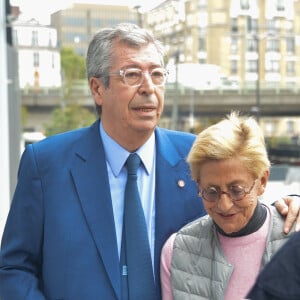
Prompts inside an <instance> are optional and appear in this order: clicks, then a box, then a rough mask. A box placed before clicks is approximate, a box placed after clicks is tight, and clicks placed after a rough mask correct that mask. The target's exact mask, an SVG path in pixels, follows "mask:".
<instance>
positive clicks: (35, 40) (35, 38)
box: [31, 30, 38, 46]
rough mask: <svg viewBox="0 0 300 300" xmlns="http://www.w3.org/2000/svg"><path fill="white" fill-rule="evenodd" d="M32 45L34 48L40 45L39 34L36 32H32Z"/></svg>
mask: <svg viewBox="0 0 300 300" xmlns="http://www.w3.org/2000/svg"><path fill="white" fill-rule="evenodd" d="M31 44H32V46H37V45H38V32H37V31H36V30H33V31H32V36H31Z"/></svg>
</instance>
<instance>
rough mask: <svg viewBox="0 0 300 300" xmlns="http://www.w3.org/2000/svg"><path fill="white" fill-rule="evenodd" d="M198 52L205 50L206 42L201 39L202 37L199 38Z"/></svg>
mask: <svg viewBox="0 0 300 300" xmlns="http://www.w3.org/2000/svg"><path fill="white" fill-rule="evenodd" d="M199 50H200V51H205V50H206V41H205V38H203V37H200V38H199Z"/></svg>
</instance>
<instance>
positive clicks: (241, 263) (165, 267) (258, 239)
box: [160, 210, 270, 300]
mask: <svg viewBox="0 0 300 300" xmlns="http://www.w3.org/2000/svg"><path fill="white" fill-rule="evenodd" d="M269 223H270V212H269V210H268V215H267V219H266V222H265V223H264V225H263V226H262V227H261V228H260V229H259V230H258V231H256V232H254V233H252V234H249V235H246V236H241V237H235V238H230V237H225V236H222V235H221V234H218V238H219V240H220V243H221V247H222V249H223V251H224V254H225V256H226V258H227V261H228V262H229V263H230V264H232V265H233V267H234V269H233V273H232V275H231V277H230V280H229V282H228V286H227V289H226V291H225V295H224V299H225V300H241V299H244V297H245V295H247V292H248V291H249V289H250V288H251V287H252V285H253V284H254V281H255V278H256V276H257V275H258V273H259V270H260V266H261V259H262V256H263V253H264V250H265V247H266V241H267V236H268V231H269ZM175 236H176V234H173V235H172V236H170V238H169V239H168V240H167V241H166V243H165V245H164V247H163V249H162V255H161V265H160V274H161V286H162V298H163V300H173V296H172V287H171V273H170V270H171V260H172V255H173V244H174V239H175Z"/></svg>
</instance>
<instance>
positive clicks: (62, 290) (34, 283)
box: [0, 121, 205, 300]
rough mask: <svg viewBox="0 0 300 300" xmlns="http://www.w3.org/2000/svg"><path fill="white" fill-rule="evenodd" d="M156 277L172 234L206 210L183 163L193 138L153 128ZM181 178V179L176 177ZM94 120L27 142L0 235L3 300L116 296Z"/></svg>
mask: <svg viewBox="0 0 300 300" xmlns="http://www.w3.org/2000/svg"><path fill="white" fill-rule="evenodd" d="M155 134H156V151H157V158H156V164H157V168H156V172H157V174H156V194H155V198H156V225H155V226H156V233H155V263H154V265H155V275H156V278H157V282H158V285H157V288H158V289H159V288H160V285H159V260H160V252H161V248H162V246H163V244H164V242H165V240H166V239H167V238H168V237H169V236H170V234H171V233H173V232H175V231H177V230H178V229H179V228H180V227H182V226H183V225H184V224H186V223H187V222H189V221H191V220H193V219H195V218H197V217H199V216H201V215H203V214H205V211H204V208H203V205H202V202H201V200H200V199H199V198H198V196H197V189H196V185H195V183H194V182H193V181H192V180H191V178H190V172H189V168H188V165H187V164H186V162H185V158H186V156H187V153H188V151H189V149H190V147H191V144H192V143H193V141H194V138H195V136H194V135H191V134H186V133H180V132H174V131H169V130H165V129H159V128H157V129H156V130H155ZM180 180H182V181H181V182H184V186H182V184H178V182H179V181H180ZM120 295H121V290H120V271H119V259H118V252H117V242H116V234H115V226H114V219H113V210H112V204H111V196H110V190H109V182H108V174H107V169H106V161H105V157H104V149H103V145H102V141H101V139H100V137H99V121H98V122H96V123H94V124H93V125H92V126H91V127H89V128H84V129H79V130H75V131H71V132H68V133H64V134H60V135H57V136H53V137H50V138H48V139H45V140H43V141H41V142H39V143H36V144H33V145H29V146H28V147H27V149H26V151H25V153H24V155H23V156H22V159H21V162H20V168H19V179H18V184H17V187H16V191H15V195H14V198H13V201H12V205H11V209H10V213H9V216H8V219H7V225H6V228H5V231H4V234H3V240H2V250H1V255H0V299H1V300H20V299H26V300H31V299H32V300H33V299H34V300H39V299H48V300H51V299H56V300H58V299H60V300H61V299H70V300H77V299H78V300H83V299H84V300H89V299H90V300H96V299H105V300H113V299H120Z"/></svg>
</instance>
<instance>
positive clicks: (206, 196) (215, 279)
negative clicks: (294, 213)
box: [161, 113, 288, 300]
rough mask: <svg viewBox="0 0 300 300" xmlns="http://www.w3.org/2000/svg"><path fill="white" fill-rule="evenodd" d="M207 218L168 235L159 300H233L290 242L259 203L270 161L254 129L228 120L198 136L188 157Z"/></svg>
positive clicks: (234, 117) (250, 122)
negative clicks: (281, 248) (285, 244)
mask: <svg viewBox="0 0 300 300" xmlns="http://www.w3.org/2000/svg"><path fill="white" fill-rule="evenodd" d="M188 162H189V164H190V168H191V174H192V177H193V179H194V180H195V181H196V182H197V183H198V188H199V196H201V197H202V199H203V203H204V206H205V209H206V211H207V213H208V216H205V217H202V218H200V219H198V220H196V221H194V222H192V223H190V224H188V225H186V226H185V227H183V228H182V229H181V230H180V231H179V232H178V233H175V234H173V235H172V236H171V237H170V238H169V239H168V240H167V242H166V243H165V245H164V247H163V250H162V256H161V283H162V295H163V299H164V300H167V299H209V300H213V299H215V300H220V299H230V300H234V299H238V300H241V299H243V298H244V297H245V295H247V292H248V291H249V289H250V288H251V286H252V285H253V283H254V282H255V279H256V276H257V275H258V273H259V271H260V269H261V268H262V267H263V266H264V265H265V264H266V263H267V262H268V261H269V260H270V258H271V257H272V255H273V254H274V252H276V251H277V250H278V249H279V248H280V247H281V246H282V245H283V244H284V243H285V242H286V240H287V239H288V236H287V235H286V234H284V233H283V232H282V228H283V222H284V220H283V219H282V217H281V216H280V215H279V213H278V212H277V211H276V209H274V208H273V207H269V206H266V205H264V204H262V203H261V202H260V201H259V197H260V196H261V195H262V194H263V192H264V189H265V187H266V184H267V181H268V177H269V168H270V161H269V159H268V155H267V151H266V147H265V141H264V137H263V133H262V131H261V129H260V128H259V126H258V124H257V122H256V121H255V120H254V119H253V118H251V117H249V118H242V117H240V116H239V115H238V113H232V114H231V115H230V116H228V117H227V118H226V119H224V120H222V121H221V122H219V123H217V124H215V125H213V126H210V127H209V128H207V129H206V130H204V131H202V132H201V133H200V134H199V135H198V136H197V138H196V140H195V142H194V144H193V146H192V149H191V151H190V153H189V156H188Z"/></svg>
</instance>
